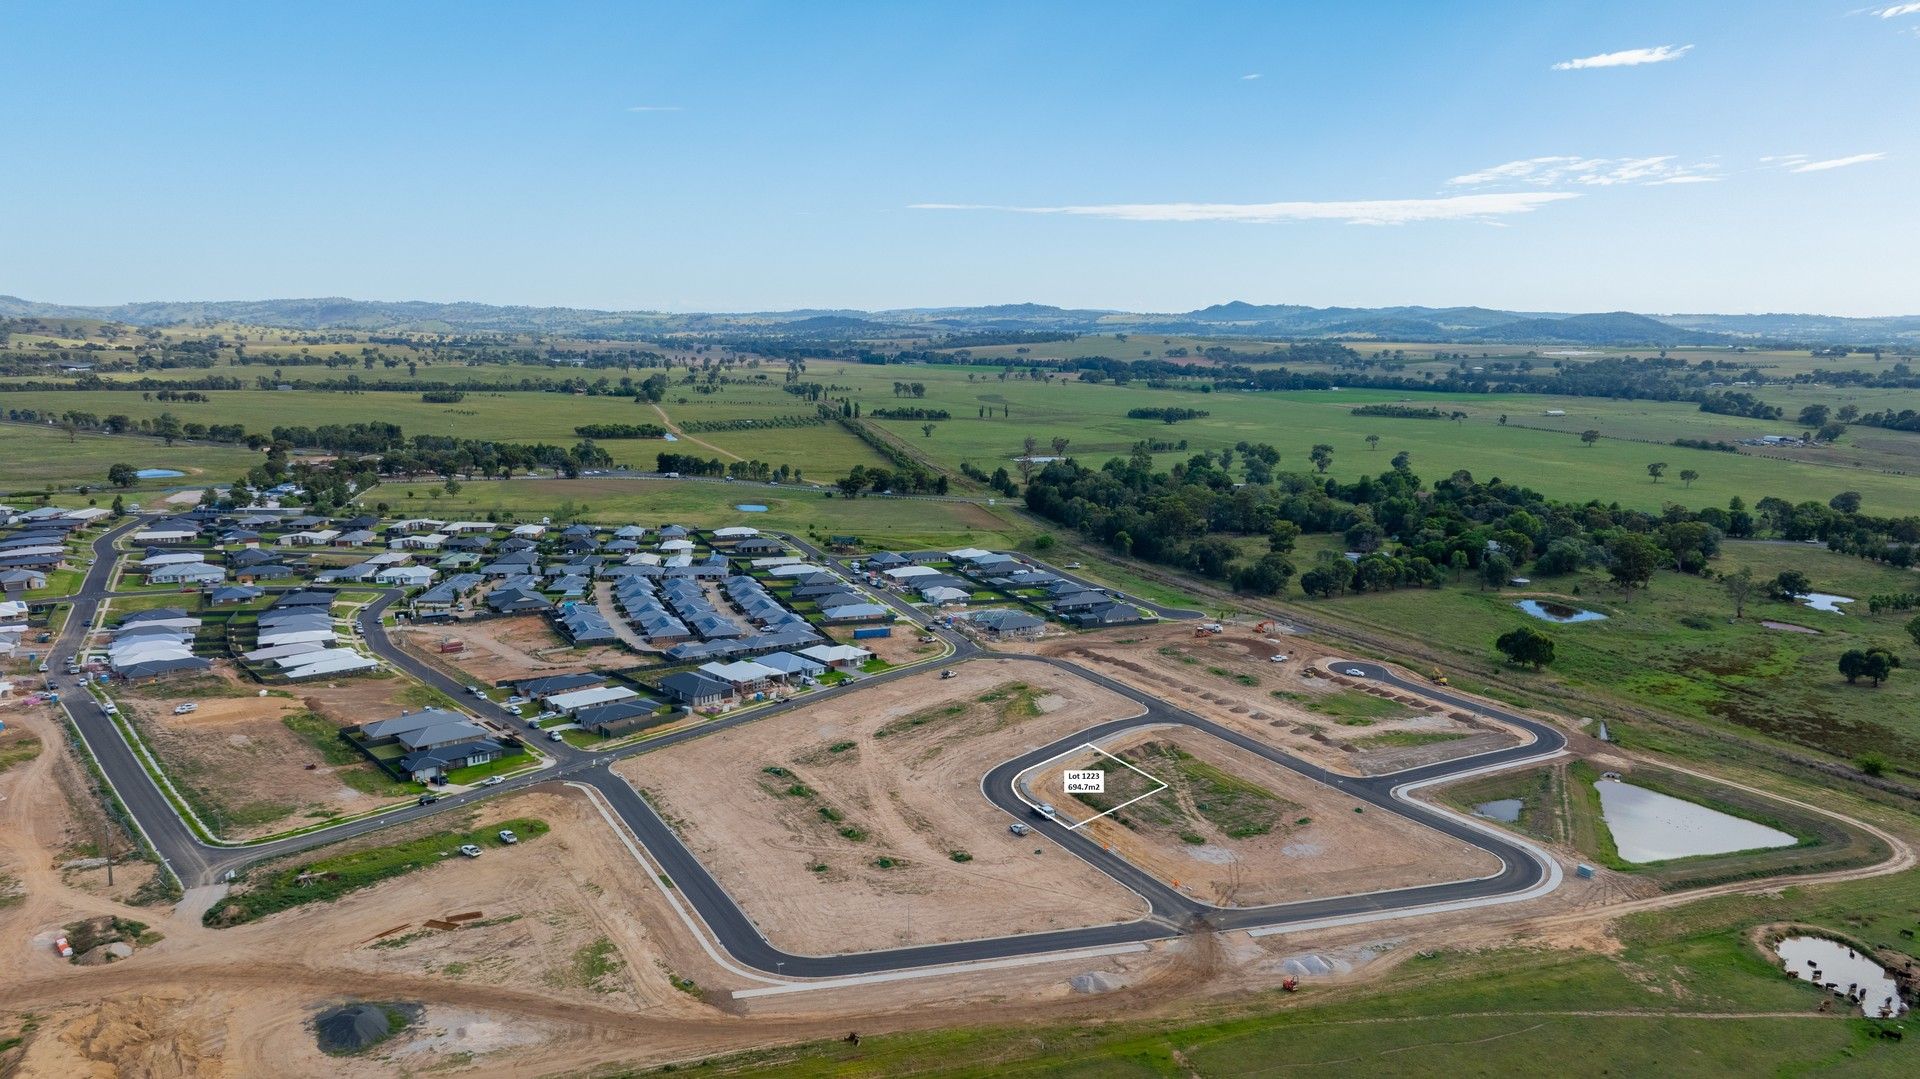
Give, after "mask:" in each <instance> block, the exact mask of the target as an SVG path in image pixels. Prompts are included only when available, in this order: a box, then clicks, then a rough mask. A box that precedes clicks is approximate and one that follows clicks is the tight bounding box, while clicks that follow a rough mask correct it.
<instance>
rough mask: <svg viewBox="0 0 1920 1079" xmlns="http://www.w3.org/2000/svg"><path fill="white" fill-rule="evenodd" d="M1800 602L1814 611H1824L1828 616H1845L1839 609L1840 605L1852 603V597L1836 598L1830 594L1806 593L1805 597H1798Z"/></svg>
mask: <svg viewBox="0 0 1920 1079" xmlns="http://www.w3.org/2000/svg"><path fill="white" fill-rule="evenodd" d="M1800 602H1801V603H1803V604H1805V605H1807V606H1808V607H1812V608H1813V609H1814V610H1816V611H1826V612H1827V613H1828V614H1846V613H1847V612H1845V611H1843V610H1841V609H1840V605H1841V604H1842V603H1852V602H1853V597H1851V596H1836V595H1834V594H1833V593H1831V592H1808V593H1807V594H1806V595H1804V596H1801V597H1800Z"/></svg>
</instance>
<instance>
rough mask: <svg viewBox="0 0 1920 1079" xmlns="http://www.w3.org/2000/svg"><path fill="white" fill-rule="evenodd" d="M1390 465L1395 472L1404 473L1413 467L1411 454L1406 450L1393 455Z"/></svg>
mask: <svg viewBox="0 0 1920 1079" xmlns="http://www.w3.org/2000/svg"><path fill="white" fill-rule="evenodd" d="M1390 463H1391V464H1392V465H1393V470H1394V471H1395V472H1405V471H1406V470H1407V469H1408V468H1410V467H1412V465H1413V454H1411V453H1408V452H1407V451H1406V450H1401V451H1400V452H1399V453H1396V454H1394V455H1393V460H1392V461H1391V462H1390Z"/></svg>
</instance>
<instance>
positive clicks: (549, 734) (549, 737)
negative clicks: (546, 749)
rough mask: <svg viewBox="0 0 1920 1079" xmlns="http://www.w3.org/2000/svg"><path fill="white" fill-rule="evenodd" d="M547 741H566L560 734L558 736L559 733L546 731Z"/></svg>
mask: <svg viewBox="0 0 1920 1079" xmlns="http://www.w3.org/2000/svg"><path fill="white" fill-rule="evenodd" d="M547 741H549V742H564V741H566V739H565V738H564V737H562V736H561V734H560V732H559V731H548V732H547Z"/></svg>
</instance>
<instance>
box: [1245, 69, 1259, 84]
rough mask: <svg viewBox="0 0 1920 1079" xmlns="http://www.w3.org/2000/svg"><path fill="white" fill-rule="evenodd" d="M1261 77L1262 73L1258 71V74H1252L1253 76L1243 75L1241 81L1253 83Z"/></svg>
mask: <svg viewBox="0 0 1920 1079" xmlns="http://www.w3.org/2000/svg"><path fill="white" fill-rule="evenodd" d="M1259 77H1260V73H1259V72H1258V71H1256V72H1254V73H1252V74H1251V75H1242V76H1240V81H1241V82H1252V81H1253V80H1255V79H1257V78H1259Z"/></svg>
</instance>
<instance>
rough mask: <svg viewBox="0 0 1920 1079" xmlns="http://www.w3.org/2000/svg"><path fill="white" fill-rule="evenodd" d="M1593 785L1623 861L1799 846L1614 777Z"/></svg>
mask: <svg viewBox="0 0 1920 1079" xmlns="http://www.w3.org/2000/svg"><path fill="white" fill-rule="evenodd" d="M1594 787H1595V788H1596V789H1598V790H1599V792H1600V815H1601V816H1602V817H1603V818H1605V820H1606V823H1607V830H1608V831H1610V832H1612V833H1613V845H1614V849H1616V850H1617V851H1619V852H1620V857H1621V858H1622V859H1623V860H1625V861H1629V862H1636V863H1638V862H1659V861H1664V860H1666V859H1668V858H1688V857H1692V856H1694V855H1697V854H1731V853H1732V852H1734V851H1740V850H1765V849H1770V848H1773V847H1791V846H1793V845H1794V844H1795V843H1797V842H1799V840H1797V839H1795V838H1793V837H1792V836H1790V835H1788V834H1787V833H1785V832H1783V831H1780V830H1779V829H1778V828H1769V827H1767V826H1766V825H1764V824H1759V823H1756V822H1754V821H1750V820H1746V819H1745V818H1742V817H1735V816H1732V815H1731V814H1727V813H1722V812H1720V811H1719V810H1717V809H1708V808H1707V807H1706V806H1703V805H1699V804H1698V803H1695V802H1689V801H1686V800H1685V799H1682V798H1675V797H1673V796H1672V795H1668V794H1661V793H1660V792H1659V791H1656V790H1649V789H1648V788H1646V787H1636V786H1634V785H1633V784H1631V783H1622V782H1621V781H1619V780H1617V779H1603V780H1600V781H1599V782H1597V783H1595V784H1594Z"/></svg>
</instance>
